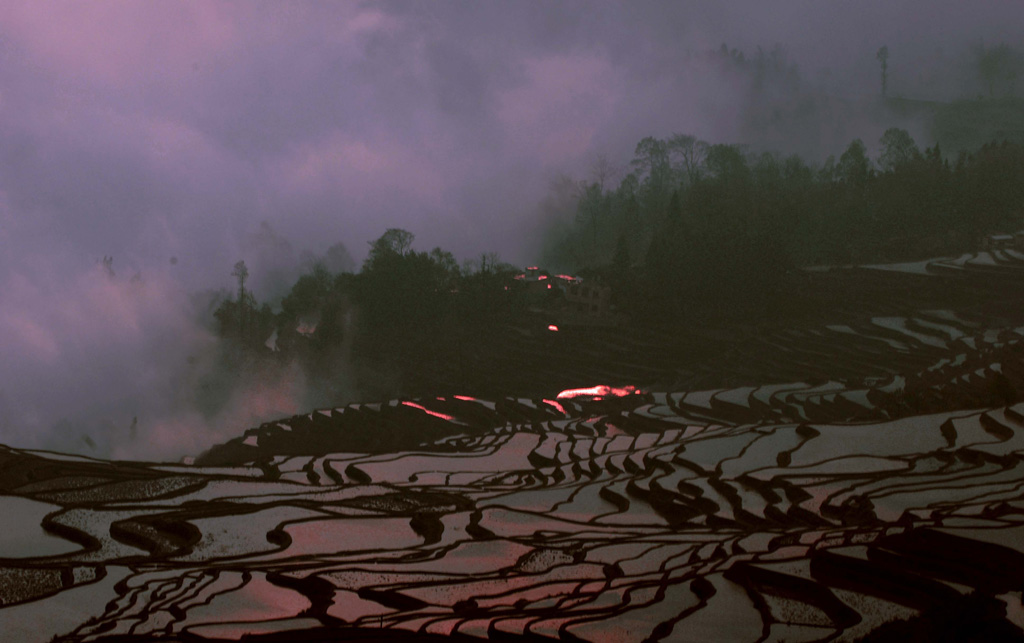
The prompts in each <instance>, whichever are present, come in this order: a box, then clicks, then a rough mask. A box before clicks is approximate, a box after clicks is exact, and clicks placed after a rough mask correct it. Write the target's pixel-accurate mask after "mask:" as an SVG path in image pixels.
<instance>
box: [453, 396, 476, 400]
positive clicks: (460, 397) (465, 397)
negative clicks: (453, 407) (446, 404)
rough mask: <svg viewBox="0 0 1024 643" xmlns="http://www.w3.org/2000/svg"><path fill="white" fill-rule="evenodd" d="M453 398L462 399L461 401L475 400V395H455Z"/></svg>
mask: <svg viewBox="0 0 1024 643" xmlns="http://www.w3.org/2000/svg"><path fill="white" fill-rule="evenodd" d="M455 399H456V400H462V401H463V402H476V398H475V397H470V396H468V395H456V396H455Z"/></svg>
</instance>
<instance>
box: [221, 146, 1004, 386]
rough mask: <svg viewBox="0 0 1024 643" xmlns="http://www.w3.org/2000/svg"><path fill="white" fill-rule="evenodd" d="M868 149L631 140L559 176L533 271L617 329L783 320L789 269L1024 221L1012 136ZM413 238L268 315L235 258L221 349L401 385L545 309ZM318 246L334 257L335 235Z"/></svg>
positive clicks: (924, 250) (489, 268) (397, 239)
mask: <svg viewBox="0 0 1024 643" xmlns="http://www.w3.org/2000/svg"><path fill="white" fill-rule="evenodd" d="M877 148H878V149H879V150H880V152H879V154H878V155H877V157H875V158H872V157H871V155H870V154H869V152H868V147H867V145H866V144H865V143H864V142H863V141H861V140H860V139H856V140H854V141H852V142H851V143H850V144H849V145H848V146H847V147H846V149H845V150H843V151H842V152H841V153H839V154H838V156H830V157H829V158H828V159H827V160H826V161H825V162H824V163H822V164H820V165H812V164H809V163H807V162H806V161H805V160H804V159H802V158H800V157H798V156H795V155H793V156H787V157H782V156H780V155H777V154H772V153H766V152H762V153H753V152H751V151H749V150H748V149H747V148H745V147H743V146H740V145H727V144H718V143H709V142H706V141H702V140H699V139H697V138H696V137H694V136H690V135H685V134H677V135H673V136H671V137H668V138H666V139H658V138H654V137H647V138H644V139H643V140H641V141H640V142H639V143H638V144H637V146H636V150H635V155H634V158H633V159H631V160H630V162H629V163H628V166H627V167H628V170H629V171H628V172H627V173H625V175H624V176H623V177H622V178H621V179H619V180H618V181H617V184H615V183H614V182H613V181H612V180H611V178H610V175H611V172H610V171H609V169H608V168H609V167H611V165H612V164H611V163H610V162H608V161H607V160H606V159H601V160H600V163H599V164H598V166H597V167H596V169H595V173H594V176H593V178H592V179H591V180H588V181H580V182H567V183H563V184H562V185H561V186H560V187H561V190H562V191H563V197H567V198H563V200H562V202H561V203H560V204H557V205H558V207H555V206H552V220H551V228H550V231H549V239H548V240H547V250H546V254H545V257H544V261H543V262H542V267H547V268H550V269H552V270H556V269H557V270H562V271H571V272H573V273H574V274H578V275H582V276H583V277H584V279H585V280H589V281H591V282H592V283H599V284H602V285H603V286H607V287H609V288H610V289H611V293H612V295H611V298H612V301H613V303H614V305H615V306H616V308H617V310H618V311H620V313H621V314H622V315H623V318H631V319H632V321H633V322H634V323H660V322H659V320H660V321H667V320H680V319H684V318H687V317H688V316H692V314H693V312H694V311H696V310H716V311H719V312H720V313H724V314H736V315H750V314H765V313H767V314H780V313H782V314H784V310H785V308H786V306H787V305H788V304H787V302H791V301H792V299H793V297H794V296H795V295H796V293H797V292H798V290H799V274H800V272H801V269H802V268H807V267H813V266H822V265H848V264H869V263H883V262H897V261H911V260H917V259H923V258H926V257H934V256H938V255H949V254H957V253H961V252H964V251H968V250H973V249H977V247H978V244H979V242H980V239H981V238H982V237H983V236H984V235H987V234H993V233H1000V232H1014V231H1016V230H1018V229H1020V228H1022V227H1024V181H1021V177H1022V176H1024V145H1021V144H1019V143H1011V142H1006V141H1004V142H992V143H990V144H986V145H984V146H982V147H981V148H979V149H977V150H975V151H974V152H973V153H966V152H963V153H961V154H959V155H958V157H957V158H956V159H955V160H950V159H949V158H947V157H945V156H944V155H943V153H942V151H941V149H940V148H939V146H938V145H935V146H933V147H928V148H925V149H923V150H922V149H920V147H919V146H918V144H917V143H916V142H915V140H914V139H913V137H912V136H911V135H910V134H909V133H908V132H907V131H906V130H903V129H899V128H890V129H888V130H886V131H885V133H884V134H883V135H882V137H881V139H880V140H879V141H878V144H877ZM558 208H561V210H562V211H563V212H562V215H561V217H562V218H561V219H560V218H559V215H558V212H557V211H556V210H558ZM566 210H568V211H569V213H570V214H571V217H569V218H566V217H565V211H566ZM414 243H415V238H414V236H413V234H412V233H410V232H408V231H406V230H402V229H397V228H392V229H388V230H387V231H385V232H384V234H383V235H381V237H380V238H378V239H377V240H375V241H373V242H372V243H371V244H370V248H369V252H368V255H367V257H366V259H365V261H364V262H363V264H362V266H361V268H360V270H359V271H358V272H355V273H354V272H351V266H352V264H351V261H350V260H349V261H348V262H347V263H345V262H335V264H341V265H343V266H344V267H346V268H349V270H341V271H339V270H336V269H334V270H332V269H331V268H329V267H328V265H327V262H326V261H319V262H317V263H315V264H313V267H312V268H311V269H310V270H309V272H308V273H307V274H305V275H303V276H302V277H300V278H299V279H298V280H297V281H296V282H295V283H294V285H293V286H292V287H291V289H290V291H289V292H288V293H287V294H286V295H285V296H284V297H283V298H282V299H281V300H280V301H279V302H275V305H274V306H273V307H272V306H271V305H270V304H269V303H266V302H264V303H260V302H257V301H256V298H255V297H254V296H253V294H252V292H251V291H249V290H248V289H247V288H246V287H245V278H246V275H247V269H246V266H245V264H244V263H243V262H239V263H238V264H236V266H235V269H234V272H233V273H232V274H233V276H234V277H235V278H236V280H237V282H238V288H237V294H236V295H234V296H233V297H230V298H226V299H225V300H224V301H223V302H222V303H221V305H220V307H219V308H218V309H217V310H216V312H215V318H216V321H217V332H218V335H219V337H220V338H221V339H222V348H224V351H223V359H225V360H227V361H228V362H229V363H230V364H232V365H234V366H236V367H237V366H243V365H246V364H248V365H251V364H252V363H253V361H254V360H255V362H257V363H264V364H285V363H293V362H295V361H298V362H299V363H300V364H301V365H302V367H303V369H304V370H305V371H306V372H307V373H309V374H310V375H311V378H310V379H311V380H314V381H317V382H320V383H321V386H324V387H326V388H327V389H328V390H324V391H323V393H324V395H326V396H328V397H329V396H330V391H329V388H330V386H332V383H334V382H337V381H338V378H339V377H341V375H342V374H343V373H347V377H352V373H355V378H356V379H357V380H358V381H359V382H360V386H364V387H368V389H369V390H371V391H374V392H375V393H376V394H380V395H384V394H389V395H395V394H401V393H411V392H414V391H422V390H427V389H428V388H430V386H431V383H432V382H434V383H436V382H437V381H439V380H445V378H448V379H449V380H450V378H451V377H454V378H455V381H460V380H459V378H460V377H468V374H467V373H466V372H462V371H461V370H460V369H461V366H460V365H462V364H463V362H464V360H467V359H471V353H473V351H474V350H475V349H474V342H481V341H483V342H486V341H487V338H488V337H489V336H494V335H496V334H497V330H498V329H499V328H501V327H502V326H503V325H507V324H509V323H513V322H515V321H516V320H517V319H518V318H519V317H521V316H522V315H523V314H527V311H529V310H531V309H532V310H534V311H536V310H538V307H539V309H541V310H543V309H545V306H546V305H547V304H545V303H544V301H543V300H539V299H538V298H537V296H536V293H531V292H530V290H529V288H527V287H525V285H524V282H523V281H522V277H523V275H522V273H521V270H520V269H519V268H517V267H515V266H511V265H508V264H505V263H502V262H501V261H500V260H499V258H498V257H497V255H495V254H493V253H492V254H484V255H482V256H481V257H480V258H478V259H475V260H469V261H466V262H464V263H463V264H462V265H461V266H460V264H459V263H458V261H457V260H456V258H455V256H454V255H453V254H452V253H451V252H448V251H446V250H443V249H442V248H434V249H432V250H430V251H418V250H416V249H415V247H414ZM334 254H335V255H344V256H345V257H346V258H347V257H348V256H349V255H348V252H347V251H346V250H345V249H344V247H343V246H340V245H339V246H336V247H335V248H334ZM517 277H518V279H517ZM559 294H560V291H559V290H558V289H556V290H555V291H551V292H548V291H545V296H546V297H549V298H551V297H558V296H559ZM548 307H549V308H550V306H548ZM729 311H732V313H729ZM441 371H446V373H447V374H446V375H445V376H441V375H440V372H441ZM453 372H454V376H453V375H452V373H453Z"/></svg>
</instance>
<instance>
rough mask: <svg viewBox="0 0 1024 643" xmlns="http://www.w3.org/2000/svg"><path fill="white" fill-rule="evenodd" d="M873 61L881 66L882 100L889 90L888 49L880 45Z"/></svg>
mask: <svg viewBox="0 0 1024 643" xmlns="http://www.w3.org/2000/svg"><path fill="white" fill-rule="evenodd" d="M875 59H876V60H878V62H880V63H881V64H882V98H885V96H886V94H887V93H888V90H889V48H888V47H887V46H885V45H882V46H881V48H879V50H878V53H876V54H875Z"/></svg>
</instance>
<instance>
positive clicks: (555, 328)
mask: <svg viewBox="0 0 1024 643" xmlns="http://www.w3.org/2000/svg"><path fill="white" fill-rule="evenodd" d="M548 330H550V331H554V332H556V333H557V332H558V326H555V325H554V324H548Z"/></svg>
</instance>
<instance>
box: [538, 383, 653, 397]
mask: <svg viewBox="0 0 1024 643" xmlns="http://www.w3.org/2000/svg"><path fill="white" fill-rule="evenodd" d="M637 392H638V391H637V390H636V387H635V386H622V387H616V386H606V385H604V384H601V385H599V386H591V387H590V388H570V389H566V390H564V391H562V392H561V393H559V394H558V395H557V396H556V397H557V398H558V399H560V400H571V399H573V398H577V397H592V398H594V399H601V398H605V397H626V396H627V395H633V394H634V393H637Z"/></svg>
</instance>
